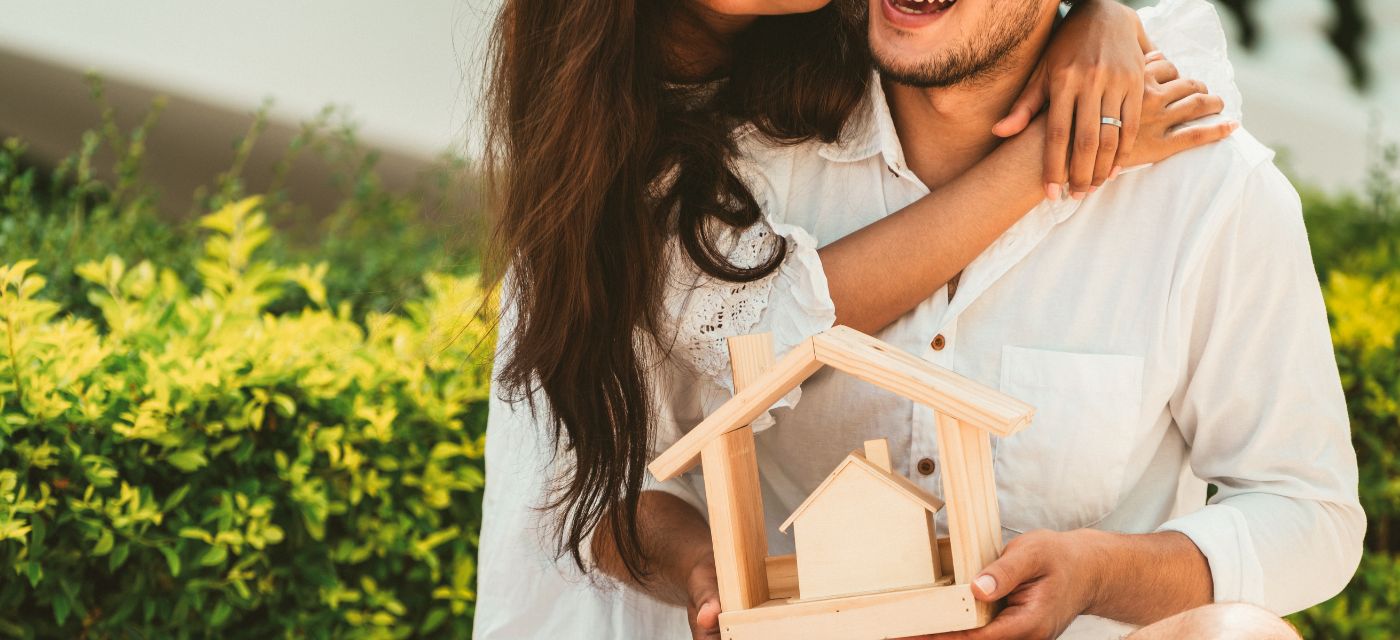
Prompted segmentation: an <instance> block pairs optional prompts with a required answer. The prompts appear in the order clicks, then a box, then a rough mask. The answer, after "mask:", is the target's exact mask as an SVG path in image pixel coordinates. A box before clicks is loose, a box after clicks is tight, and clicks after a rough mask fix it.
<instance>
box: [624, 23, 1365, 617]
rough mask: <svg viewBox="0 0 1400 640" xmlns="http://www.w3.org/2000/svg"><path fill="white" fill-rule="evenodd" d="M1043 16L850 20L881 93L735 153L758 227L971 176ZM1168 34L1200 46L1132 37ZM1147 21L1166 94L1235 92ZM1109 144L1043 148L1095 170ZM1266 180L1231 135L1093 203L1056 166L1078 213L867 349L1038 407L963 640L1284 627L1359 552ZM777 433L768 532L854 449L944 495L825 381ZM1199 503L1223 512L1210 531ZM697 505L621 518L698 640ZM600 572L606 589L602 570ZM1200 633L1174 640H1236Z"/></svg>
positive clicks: (885, 209)
mask: <svg viewBox="0 0 1400 640" xmlns="http://www.w3.org/2000/svg"><path fill="white" fill-rule="evenodd" d="M1058 4H1059V3H1058V2H1057V0H953V1H950V2H940V1H937V0H935V1H931V2H925V1H920V0H870V5H869V25H868V27H869V36H870V47H871V51H872V53H873V54H874V59H875V61H876V63H877V67H878V69H879V74H878V77H877V78H876V81H875V82H872V86H871V93H870V96H869V100H868V105H867V106H865V107H863V108H862V113H858V114H857V116H856V117H855V118H854V120H853V121H852V122H851V123H850V124H849V125H848V127H847V129H846V131H845V132H844V134H843V137H842V139H841V140H839V141H837V142H836V143H830V144H825V143H819V142H810V143H804V144H801V145H796V146H780V145H767V144H764V143H763V142H762V141H757V140H752V139H749V140H745V141H744V144H745V145H746V148H745V150H746V152H747V153H749V154H750V157H751V159H752V160H753V162H754V163H755V164H756V165H757V166H758V173H759V175H760V176H761V178H762V180H761V182H763V183H764V184H765V185H766V187H765V193H764V194H763V197H762V198H761V199H763V200H766V203H767V208H768V210H769V214H770V216H772V217H773V218H774V219H775V220H778V221H781V222H784V223H787V224H795V225H797V226H800V227H802V228H804V229H806V230H807V231H809V232H810V233H811V234H812V235H813V236H815V237H816V238H817V240H818V241H819V242H822V243H833V246H836V244H834V243H837V242H839V239H840V238H842V237H844V236H846V235H847V234H850V233H852V232H854V231H856V230H858V229H861V228H863V227H867V226H868V225H870V223H871V222H874V221H876V220H879V219H880V218H882V217H884V216H886V215H889V214H890V213H892V212H894V211H897V210H899V209H900V208H902V207H904V206H905V205H907V204H908V203H910V202H912V201H913V200H915V199H917V198H918V197H920V196H922V195H923V194H925V193H927V192H928V189H930V188H935V187H937V186H939V185H941V184H943V183H944V182H946V181H948V180H949V179H951V178H952V177H953V176H957V175H959V174H960V173H962V172H964V171H966V170H967V169H968V167H970V166H972V165H973V164H974V163H975V162H976V161H977V160H978V159H980V158H982V157H983V156H985V155H986V154H987V153H989V152H990V150H991V149H993V148H994V147H995V145H996V144H997V140H996V138H994V137H993V136H992V134H991V133H990V131H991V129H992V125H993V123H994V121H995V120H996V115H995V114H1001V113H1005V112H1006V110H1007V108H1008V107H1009V106H1010V104H1011V102H1012V101H1013V100H1014V99H1015V98H1016V96H1017V94H1018V92H1019V90H1020V88H1021V87H1022V86H1023V85H1024V83H1025V82H1026V80H1027V78H1028V77H1029V76H1030V74H1031V72H1032V70H1033V66H1034V64H1035V60H1036V59H1037V55H1038V53H1039V51H1040V50H1041V49H1042V47H1043V45H1044V43H1045V42H1046V41H1047V38H1048V37H1049V35H1050V34H1051V31H1052V30H1053V28H1054V25H1055V21H1056V17H1057V8H1058ZM1167 18H1172V19H1179V20H1181V22H1178V23H1177V26H1178V27H1179V26H1180V25H1181V24H1187V25H1195V26H1193V27H1191V28H1189V29H1186V30H1185V31H1186V32H1180V33H1178V32H1171V30H1170V29H1168V30H1164V31H1162V32H1160V33H1154V32H1152V28H1153V24H1152V23H1153V21H1154V20H1159V21H1163V23H1164V24H1165V23H1166V22H1170V21H1169V20H1166V19H1167ZM1193 21H1194V22H1193ZM1144 23H1145V24H1147V27H1148V29H1149V33H1150V34H1151V35H1152V36H1153V38H1154V39H1155V40H1156V41H1157V42H1158V44H1159V45H1162V48H1163V50H1164V51H1166V53H1167V54H1168V56H1169V57H1170V58H1171V59H1173V60H1174V61H1175V62H1176V63H1177V64H1178V65H1179V66H1181V67H1182V68H1183V71H1184V72H1185V73H1186V74H1188V75H1191V76H1193V77H1198V78H1203V79H1205V80H1206V81H1207V84H1211V85H1212V86H1213V88H1215V87H1216V85H1217V83H1218V84H1219V85H1224V86H1227V87H1228V85H1230V75H1231V74H1230V71H1229V67H1228V62H1226V61H1225V60H1224V59H1223V54H1224V42H1223V37H1222V36H1221V34H1220V31H1219V25H1218V21H1217V19H1216V18H1215V16H1214V13H1213V10H1211V9H1210V8H1209V7H1208V5H1205V4H1204V3H1202V2H1199V1H1198V0H1167V1H1165V2H1163V3H1162V5H1160V6H1159V7H1157V8H1156V9H1155V13H1154V12H1148V13H1146V14H1144ZM1169 43H1175V45H1174V46H1175V47H1176V50H1173V48H1172V47H1171V46H1169ZM1212 55H1216V56H1217V57H1216V58H1215V59H1214V60H1212V59H1211V56H1212ZM1192 64H1197V65H1200V66H1195V67H1193V66H1191V65H1192ZM1102 107H1103V113H1105V114H1107V115H1110V116H1111V115H1112V114H1114V113H1115V112H1116V110H1117V109H1118V108H1119V107H1120V105H1109V104H1105V105H1102ZM1232 107H1233V108H1235V109H1238V104H1237V101H1236V104H1234V105H1232ZM1095 108H1098V105H1095ZM1116 126H1117V125H1116V124H1114V122H1113V120H1112V118H1108V119H1106V121H1105V124H1104V126H1103V127H1101V128H1100V129H1099V130H1097V131H1080V132H1073V134H1072V133H1071V132H1068V131H1062V132H1052V135H1057V136H1070V135H1073V136H1074V138H1075V144H1076V145H1083V146H1084V147H1085V148H1092V147H1093V146H1098V145H1101V144H1103V145H1106V146H1108V147H1111V146H1112V144H1113V143H1114V141H1116V136H1117V129H1116ZM1111 155H1112V154H1111V153H1110V154H1109V157H1111ZM1271 157H1272V154H1271V153H1270V152H1269V151H1268V150H1267V149H1266V148H1264V147H1263V146H1262V145H1261V144H1259V143H1258V142H1257V141H1256V140H1254V139H1253V138H1252V137H1250V136H1249V135H1248V134H1247V133H1245V132H1243V131H1238V132H1236V133H1235V134H1234V135H1233V136H1231V138H1229V139H1227V140H1226V141H1224V142H1222V143H1220V144H1216V145H1211V146H1207V147H1203V148H1200V149H1196V150H1193V151H1189V152H1185V153H1182V154H1180V155H1178V156H1175V157H1173V158H1171V159H1169V160H1167V161H1164V162H1161V163H1158V164H1157V165H1154V166H1150V167H1147V168H1143V169H1140V170H1135V171H1125V172H1123V173H1122V175H1120V176H1119V177H1117V178H1116V179H1115V180H1113V181H1112V182H1110V183H1109V184H1107V185H1105V186H1103V187H1102V188H1099V189H1097V190H1090V189H1088V188H1087V187H1084V186H1082V185H1084V182H1085V180H1086V178H1085V176H1084V172H1083V170H1082V168H1077V169H1076V168H1072V169H1071V174H1070V180H1071V184H1072V190H1073V191H1074V192H1075V193H1074V195H1075V197H1074V198H1053V196H1055V195H1057V194H1056V191H1057V188H1058V185H1051V186H1049V187H1048V188H1047V192H1048V193H1049V195H1051V196H1052V199H1049V200H1047V201H1046V202H1044V203H1042V204H1041V205H1040V206H1039V207H1037V208H1036V209H1035V210H1033V211H1032V212H1031V213H1030V214H1028V215H1027V216H1026V218H1025V219H1023V220H1022V221H1021V222H1020V223H1018V224H1017V225H1016V226H1015V227H1013V228H1012V229H1011V230H1009V231H1008V232H1007V233H1006V234H1005V235H1004V236H1003V237H1002V238H1001V239H1000V240H998V241H997V242H996V243H995V244H993V246H992V247H991V248H989V249H988V250H987V251H986V252H984V253H983V254H982V255H981V256H980V257H979V258H978V259H977V260H975V261H974V262H973V263H972V264H971V265H970V266H969V267H968V268H967V270H966V271H965V272H964V273H963V274H962V276H961V278H960V279H959V280H958V281H957V283H956V287H955V288H954V289H952V290H949V289H945V290H943V291H940V292H939V293H938V294H936V295H935V296H934V297H933V298H931V299H929V300H927V301H926V302H925V303H923V304H922V305H920V306H919V307H918V308H916V309H915V310H913V311H911V312H910V313H909V314H907V315H906V316H904V317H903V318H901V319H900V320H898V321H896V322H895V323H894V324H892V325H891V326H889V327H888V328H886V329H885V330H884V331H882V332H881V333H880V335H879V337H880V338H882V339H883V340H885V341H887V342H891V343H893V344H895V345H896V346H898V347H900V348H903V349H905V350H907V351H909V352H911V353H913V354H915V355H917V356H920V357H922V358H924V359H926V360H928V361H930V362H933V363H935V364H938V365H940V366H943V367H947V368H949V369H952V370H954V371H957V372H958V373H961V374H963V375H965V376H968V377H970V378H972V379H975V380H978V381H979V382H982V383H984V384H988V385H993V386H997V387H999V388H1000V389H1001V390H1002V391H1004V392H1006V393H1009V394H1011V395H1013V396H1016V397H1018V398H1021V399H1022V400H1025V401H1027V402H1029V403H1030V404H1032V405H1034V406H1036V407H1037V416H1036V419H1035V422H1034V423H1033V424H1032V426H1031V427H1030V428H1028V429H1026V430H1025V431H1024V432H1022V433H1020V434H1017V435H1015V436H1013V437H1011V438H1008V439H1005V440H1002V441H997V442H995V443H994V447H995V449H996V451H995V459H996V473H997V484H998V497H999V499H1000V503H1001V504H1000V506H1001V512H1002V523H1003V526H1004V527H1005V528H1006V529H1007V535H1008V537H1010V538H1011V540H1010V542H1009V543H1008V545H1007V546H1006V549H1005V551H1004V552H1003V554H1002V556H1001V558H1000V559H999V560H997V561H996V562H994V563H993V564H991V565H990V566H989V567H988V568H987V569H986V570H985V571H984V572H983V573H982V574H980V575H978V576H977V577H976V578H975V580H974V581H973V584H974V594H975V595H976V596H977V597H978V598H981V599H984V600H1000V599H1004V600H1005V607H1004V608H1003V609H1002V610H1001V612H1000V614H999V615H998V616H997V617H996V619H994V620H993V622H992V623H991V624H990V625H989V626H987V627H985V628H983V629H980V630H975V631H973V632H970V633H965V634H961V635H964V636H966V637H977V638H984V637H985V638H996V637H1054V636H1057V635H1060V634H1061V633H1062V632H1063V633H1064V634H1065V637H1120V636H1121V635H1122V634H1123V633H1125V632H1128V631H1131V630H1132V629H1133V627H1134V626H1137V625H1147V624H1151V623H1154V622H1157V621H1161V620H1163V619H1167V618H1169V617H1171V616H1174V615H1176V614H1180V613H1181V612H1184V611H1188V610H1191V609H1193V608H1197V607H1202V606H1204V605H1207V604H1209V603H1212V602H1215V603H1228V602H1245V603H1249V604H1251V605H1257V606H1258V607H1262V608H1264V609H1267V610H1268V611H1271V612H1273V613H1274V614H1283V613H1287V612H1291V611H1296V610H1299V609H1302V608H1305V607H1307V606H1310V605H1312V604H1315V603H1317V602H1320V601H1322V600H1324V599H1326V598H1328V597H1330V596H1331V595H1333V594H1335V593H1336V592H1337V591H1339V590H1340V589H1341V588H1342V587H1343V586H1344V585H1345V584H1346V582H1347V580H1348V579H1349V578H1350V576H1351V574H1352V572H1353V571H1354V570H1355V567H1356V564H1357V562H1358V561H1359V557H1360V551H1361V538H1362V534H1363V533H1364V529H1365V519H1364V514H1363V513H1362V511H1361V508H1360V505H1359V503H1358V500H1357V495H1356V483H1357V475H1356V460H1355V453H1354V451H1353V450H1352V448H1351V445H1350V438H1349V428H1348V423H1347V414H1346V408H1345V406H1344V403H1343V397H1342V392H1341V386H1340V383H1339V381H1338V377H1337V370H1336V363H1335V361H1334V359H1333V356H1332V350H1331V343H1330V339H1329V333H1328V328H1327V323H1326V315H1325V311H1324V308H1323V304H1322V299H1321V294H1320V291H1319V288H1318V284H1317V281H1316V277H1315V275H1314V272H1313V268H1312V263H1311V259H1310V256H1309V252H1308V246H1307V239H1306V234H1305V231H1304V228H1303V224H1302V218H1301V212H1300V207H1299V203H1298V199H1297V196H1296V194H1295V193H1294V191H1293V190H1292V188H1291V187H1290V186H1289V184H1288V182H1287V181H1286V179H1284V178H1283V176H1282V175H1281V174H1280V173H1279V171H1278V170H1277V169H1276V168H1275V167H1274V166H1273V164H1272V163H1271ZM892 275H895V274H892ZM775 418H776V421H777V424H776V426H775V427H774V428H772V429H769V430H767V431H765V432H763V433H762V434H760V435H759V437H758V447H759V454H760V467H761V469H762V472H763V474H764V483H765V486H764V499H765V507H767V508H769V509H770V511H769V513H768V514H767V515H768V516H769V520H772V519H773V518H774V516H779V517H778V520H781V519H782V518H781V515H785V514H783V510H784V509H790V508H792V507H795V506H796V503H797V502H799V501H800V499H801V498H802V497H805V495H806V492H807V491H810V490H811V489H812V488H814V487H815V485H816V484H817V483H818V482H819V481H820V480H821V478H822V477H824V476H825V474H826V472H827V471H829V470H830V469H831V468H832V467H834V465H835V463H836V462H837V461H838V460H840V458H841V456H843V455H844V454H845V452H847V451H849V450H850V449H851V448H853V447H854V446H856V445H857V444H858V443H859V442H861V441H862V440H865V439H869V438H873V437H885V438H888V439H889V440H890V444H891V450H892V454H893V459H894V465H895V468H897V469H899V470H901V471H903V472H905V473H906V475H908V476H909V477H910V479H911V480H913V481H914V482H916V483H918V484H919V485H920V486H922V487H923V488H925V489H927V490H929V491H931V492H934V493H935V494H937V493H939V492H940V481H939V480H940V478H939V472H940V470H939V469H938V468H937V465H936V464H935V463H934V461H936V460H937V449H936V443H935V441H934V440H935V439H934V436H933V433H934V432H933V420H934V417H933V415H932V414H931V412H929V411H928V410H927V409H926V408H924V407H921V406H916V405H913V404H912V403H909V402H908V401H904V400H901V399H898V398H895V397H893V396H891V395H889V394H882V393H880V392H878V391H875V390H873V389H872V388H870V387H869V386H868V385H864V384H863V383H860V382H858V381H854V380H852V379H850V378H847V377H844V376H841V375H840V374H834V375H833V374H831V373H830V372H823V373H819V374H817V375H816V376H814V377H813V378H811V379H810V380H809V381H808V382H807V383H806V384H804V386H803V390H802V399H801V401H800V402H799V403H798V404H797V406H796V407H795V408H793V409H791V410H783V411H779V412H776V415H775ZM814 424H820V425H822V428H821V429H812V428H811V427H810V425H814ZM797 425H806V428H796V427H797ZM906 425H908V429H907V430H906V429H905V426H906ZM1207 483H1211V484H1214V485H1216V487H1217V492H1216V493H1215V494H1214V496H1213V497H1211V499H1210V501H1209V504H1208V505H1206V506H1204V507H1202V505H1204V504H1205V503H1206V485H1207ZM695 486H697V483H694V482H691V483H689V484H688V485H687V484H686V483H681V484H680V485H673V486H671V487H662V488H664V489H666V490H667V491H669V492H670V494H674V495H670V494H668V493H664V492H660V491H658V492H649V493H647V494H645V495H644V500H643V512H642V514H641V519H642V521H643V522H644V523H646V525H647V526H648V528H649V529H651V530H652V531H655V532H657V534H656V535H655V536H653V539H654V540H657V541H658V544H656V545H655V546H653V550H654V551H656V552H657V553H659V554H661V556H662V557H661V558H660V559H659V564H658V572H657V574H656V577H655V578H654V579H653V581H652V582H651V583H649V585H648V588H649V589H650V590H651V591H652V592H653V594H655V595H658V596H660V597H662V598H665V599H669V600H672V601H674V602H677V603H688V604H690V605H691V614H692V617H693V618H695V619H696V620H698V623H697V622H696V621H695V620H693V621H692V626H693V627H695V628H696V629H697V635H702V634H704V633H707V632H709V631H710V630H712V629H713V625H714V616H715V614H716V613H717V603H716V602H715V600H714V596H713V593H714V588H713V580H714V578H713V565H712V560H711V559H709V556H708V553H709V549H708V545H709V539H708V534H707V532H706V528H705V524H704V519H703V517H702V516H701V515H700V513H699V511H697V510H696V508H695V507H696V505H698V504H699V501H698V498H697V497H696V496H695V495H693V494H694V491H693V489H694V487H695ZM677 495H678V496H683V497H686V498H687V500H681V499H677V498H676V497H675V496H677ZM941 524H942V523H941V522H940V525H941ZM601 538H602V536H600V539H601ZM769 539H770V544H772V545H775V546H781V545H783V544H788V545H790V541H786V540H784V539H783V538H782V537H781V536H779V535H778V534H776V533H775V532H772V531H771V530H770V536H769ZM661 541H664V544H660V542H661ZM605 547H606V543H604V544H603V545H602V546H600V547H598V551H600V553H599V562H600V566H602V567H603V568H604V570H606V571H610V572H613V573H617V571H616V568H615V567H610V566H609V554H608V550H607V549H606V548H605ZM1219 611H1222V610H1221V609H1206V610H1203V613H1202V614H1200V615H1195V616H1189V615H1188V616H1184V617H1177V618H1174V619H1172V620H1170V623H1171V624H1174V625H1184V626H1173V627H1172V631H1171V632H1167V633H1168V635H1171V634H1172V633H1176V632H1181V633H1185V634H1187V635H1191V632H1189V631H1186V630H1187V629H1192V627H1191V626H1190V625H1191V624H1192V622H1191V621H1192V620H1197V621H1200V620H1205V621H1211V620H1215V621H1219V620H1225V619H1232V620H1240V619H1253V618H1251V617H1250V614H1248V613H1245V614H1242V615H1236V614H1238V613H1239V612H1238V611H1237V610H1236V609H1231V608H1229V607H1226V608H1224V609H1223V611H1225V612H1226V613H1225V614H1220V613H1219ZM1222 615H1224V617H1222ZM1231 616H1234V617H1231ZM1265 619H1267V618H1265ZM1275 622H1276V619H1275ZM1204 624H1205V625H1206V626H1209V625H1210V624H1211V623H1210V622H1206V623H1204ZM1266 626H1267V625H1265V626H1264V627H1266ZM1264 627H1260V629H1261V631H1260V633H1261V634H1262V633H1264V631H1263V630H1262V629H1264ZM1144 631H1146V630H1144ZM1158 637H1162V636H1160V635H1159V636H1158Z"/></svg>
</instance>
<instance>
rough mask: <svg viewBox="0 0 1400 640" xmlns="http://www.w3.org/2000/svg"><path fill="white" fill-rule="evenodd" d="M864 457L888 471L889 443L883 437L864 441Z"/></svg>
mask: <svg viewBox="0 0 1400 640" xmlns="http://www.w3.org/2000/svg"><path fill="white" fill-rule="evenodd" d="M865 459H866V460H869V461H870V464H873V465H875V466H877V467H880V468H881V469H884V470H885V471H890V443H889V441H888V440H885V439H884V438H878V439H875V440H866V441H865Z"/></svg>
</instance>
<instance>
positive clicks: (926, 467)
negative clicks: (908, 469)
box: [919, 458, 933, 475]
mask: <svg viewBox="0 0 1400 640" xmlns="http://www.w3.org/2000/svg"><path fill="white" fill-rule="evenodd" d="M919 473H920V474H922V475H930V474H932V473H933V459H932V458H924V459H923V460H920V461H919Z"/></svg>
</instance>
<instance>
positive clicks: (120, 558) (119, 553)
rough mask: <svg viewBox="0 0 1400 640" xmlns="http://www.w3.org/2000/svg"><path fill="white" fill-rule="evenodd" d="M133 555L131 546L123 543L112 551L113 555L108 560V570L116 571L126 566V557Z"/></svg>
mask: <svg viewBox="0 0 1400 640" xmlns="http://www.w3.org/2000/svg"><path fill="white" fill-rule="evenodd" d="M128 553H131V544H130V543H127V542H123V543H121V544H119V545H117V546H116V547H114V548H113V549H112V555H111V556H109V557H108V558H107V570H108V571H116V570H117V569H120V568H121V566H122V565H123V564H126V556H127V554H128Z"/></svg>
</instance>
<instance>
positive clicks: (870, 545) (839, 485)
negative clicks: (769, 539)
mask: <svg viewBox="0 0 1400 640" xmlns="http://www.w3.org/2000/svg"><path fill="white" fill-rule="evenodd" d="M941 508H943V501H942V500H939V499H938V498H936V497H934V496H932V495H930V494H929V493H928V492H926V491H924V490H923V489H920V488H919V486H918V485H916V484H914V483H913V482H910V481H909V479H908V478H905V477H904V476H902V475H900V474H898V473H895V472H893V471H892V470H891V469H890V451H889V445H888V444H887V443H886V442H885V441H884V440H871V441H868V442H866V443H865V451H864V452H861V451H852V452H851V454H850V455H848V456H846V459H845V460H842V461H841V464H838V465H836V470H835V471H832V472H831V475H829V476H827V477H826V480H824V481H822V483H821V485H820V486H818V487H817V488H816V490H814V491H813V492H812V495H810V496H808V497H807V499H806V500H805V501H803V502H802V505H801V506H799V507H797V510H795V511H793V512H792V515H791V516H789V517H788V519H787V522H784V523H783V526H782V527H781V528H780V530H781V531H784V532H786V531H787V530H788V528H789V527H794V528H795V533H794V535H795V536H796V539H797V554H796V555H797V595H798V598H799V599H801V600H803V601H810V600H817V599H820V598H831V597H834V596H848V595H857V594H861V593H875V592H878V591H892V590H895V589H908V588H913V587H932V586H934V585H936V584H938V581H939V578H940V577H942V570H941V567H940V566H939V565H940V564H941V563H940V562H939V558H938V537H937V532H936V531H935V530H934V524H933V514H935V513H937V512H938V510H939V509H941Z"/></svg>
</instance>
